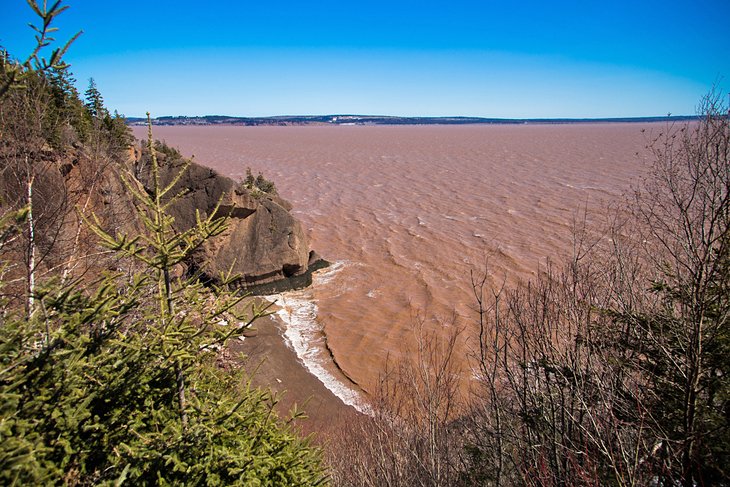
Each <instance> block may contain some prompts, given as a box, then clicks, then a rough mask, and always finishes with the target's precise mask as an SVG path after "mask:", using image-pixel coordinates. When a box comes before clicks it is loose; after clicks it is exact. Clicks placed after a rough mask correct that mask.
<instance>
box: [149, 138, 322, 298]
mask: <svg viewBox="0 0 730 487" xmlns="http://www.w3.org/2000/svg"><path fill="white" fill-rule="evenodd" d="M157 155H158V160H159V165H160V178H161V181H162V183H163V184H169V182H170V181H172V180H173V178H174V177H175V176H176V175H177V174H178V173H179V171H180V169H181V168H182V166H183V164H184V161H183V159H182V157H180V156H179V154H176V153H175V152H174V151H168V152H167V153H165V152H158V154H157ZM135 170H136V172H137V177H138V178H139V179H140V181H141V182H142V183H143V184H144V185H145V186H147V187H149V186H150V184H151V174H150V171H149V155H148V154H145V153H140V152H137V153H136V154H135ZM171 193H172V194H178V193H182V194H183V196H182V197H180V198H179V199H178V200H177V201H176V202H174V203H173V204H172V205H171V207H170V209H169V213H170V214H171V215H172V216H173V217H174V218H175V223H174V225H175V226H176V227H177V230H179V231H184V230H187V229H188V228H191V227H192V226H193V225H195V221H196V220H195V218H196V216H195V215H196V211H199V212H200V216H201V217H202V218H205V217H207V216H208V215H210V214H211V213H212V212H214V211H215V209H216V206H218V203H219V202H220V206H218V213H219V214H220V215H227V216H228V217H229V221H228V228H227V230H226V231H225V232H224V233H222V234H221V235H218V236H216V237H214V238H212V239H210V240H209V241H208V242H206V243H205V244H204V245H203V246H202V247H201V248H200V249H199V251H197V252H196V253H195V255H194V256H193V259H192V261H190V262H188V263H187V264H188V266H189V270H190V271H199V272H201V273H202V275H203V277H204V278H205V279H209V280H212V281H214V282H215V281H217V280H218V277H219V276H220V275H221V274H226V273H228V272H229V270H232V271H233V274H236V275H239V276H240V277H239V279H237V280H236V281H235V282H234V285H235V286H236V287H238V288H241V289H245V290H249V291H252V292H258V293H266V292H274V291H279V290H283V289H291V288H296V287H303V286H306V285H308V284H309V283H311V270H312V268H311V267H312V266H311V264H314V267H320V266H321V265H322V264H321V263H316V262H315V261H316V260H317V257H316V254H314V252H310V250H309V240H308V238H307V235H306V234H305V232H304V230H303V228H302V226H301V224H300V223H299V221H298V220H296V219H295V218H294V217H293V216H292V215H291V214H290V213H289V211H290V210H291V205H290V204H289V203H288V202H287V201H285V200H284V199H282V198H280V197H279V196H277V195H276V194H267V193H262V192H258V193H257V194H256V195H254V194H253V193H252V191H250V190H249V189H247V188H245V187H244V186H243V185H242V184H240V183H237V182H235V181H233V180H232V179H230V178H228V177H225V176H222V175H220V174H218V173H216V172H215V171H213V170H212V169H209V168H206V167H203V166H201V165H199V164H196V163H191V164H190V165H189V167H188V169H187V171H186V172H185V173H184V175H183V176H182V177H181V178H180V180H179V181H178V182H177V183H176V185H175V187H174V189H173V190H172V192H171Z"/></svg>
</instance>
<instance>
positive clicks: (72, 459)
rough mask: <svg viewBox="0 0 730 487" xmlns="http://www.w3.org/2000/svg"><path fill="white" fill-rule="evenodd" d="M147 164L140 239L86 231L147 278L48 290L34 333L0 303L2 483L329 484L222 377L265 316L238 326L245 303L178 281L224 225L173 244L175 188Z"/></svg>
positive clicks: (261, 395) (259, 407) (237, 383)
mask: <svg viewBox="0 0 730 487" xmlns="http://www.w3.org/2000/svg"><path fill="white" fill-rule="evenodd" d="M149 144H150V145H151V144H152V142H151V137H150V141H149ZM153 154H154V152H153ZM152 163H153V165H152V171H153V174H154V180H153V191H152V192H151V194H148V193H147V192H145V191H144V190H143V189H142V186H141V185H140V184H139V183H138V182H137V181H136V180H135V179H134V178H133V177H132V176H127V177H126V178H125V183H126V185H127V187H128V189H129V190H130V192H131V193H132V194H133V196H134V198H135V200H136V203H137V207H138V212H139V216H140V218H141V220H142V221H143V223H144V226H145V229H146V230H145V232H143V233H141V234H138V235H110V234H108V233H106V232H105V231H104V230H103V229H102V228H101V227H100V226H99V225H98V224H97V223H95V222H94V223H90V225H91V226H92V228H93V229H94V231H95V232H96V234H97V235H99V237H100V238H101V239H102V241H103V243H104V244H105V245H106V246H108V247H110V248H112V249H114V250H115V251H117V252H119V253H120V254H123V255H125V256H127V258H129V259H131V260H132V261H135V262H137V263H138V266H139V267H140V270H139V272H136V273H134V274H133V275H131V276H124V275H120V274H109V275H105V276H103V277H101V278H99V279H98V281H97V282H95V283H93V284H91V285H87V286H83V287H82V286H80V284H79V283H73V284H71V285H61V284H59V283H56V282H49V283H47V284H46V285H45V287H42V288H41V289H40V290H39V291H38V292H37V301H38V310H39V311H38V312H36V313H35V314H34V315H33V316H32V317H31V318H30V319H24V318H23V317H22V315H20V314H16V313H15V312H14V311H13V310H12V309H11V308H9V307H8V306H7V303H0V304H2V305H3V310H4V313H3V315H2V318H1V319H2V323H0V483H3V484H7V485H25V484H50V483H69V484H84V485H91V484H94V485H97V484H100V485H106V484H109V485H111V484H121V483H123V482H127V483H128V484H131V485H172V484H176V485H177V484H204V485H317V484H321V483H323V482H324V478H323V476H322V473H321V467H320V464H319V455H318V452H317V451H316V450H315V449H314V448H312V447H311V446H310V445H309V444H308V441H307V440H302V439H301V438H299V437H298V436H297V435H296V434H295V433H294V432H293V431H292V430H291V429H290V428H289V427H288V426H287V425H286V424H283V423H282V422H281V421H280V420H279V419H278V418H277V416H276V414H275V413H274V412H273V406H274V404H275V402H276V398H275V397H272V395H271V394H270V393H269V392H267V391H262V390H257V389H253V388H251V387H250V384H249V383H248V382H247V381H246V380H245V378H244V377H242V376H241V375H240V374H231V373H230V372H225V371H223V370H221V369H220V368H219V367H218V366H217V365H216V358H217V355H218V353H217V351H218V350H219V349H220V348H221V347H222V346H224V345H225V343H226V341H227V340H228V339H229V338H230V337H232V336H235V335H237V334H238V333H240V332H241V331H242V330H243V329H245V328H246V327H247V326H250V324H251V323H252V322H253V320H254V319H256V318H257V317H259V316H261V315H262V314H264V313H265V309H256V308H251V310H250V312H249V313H248V315H247V317H245V318H244V317H243V316H241V315H240V314H239V313H238V312H237V311H236V308H237V306H238V305H239V304H240V301H241V297H238V296H234V295H232V294H230V293H228V292H225V291H224V290H223V289H217V290H216V291H217V292H216V293H211V292H210V291H208V290H207V289H205V288H203V287H202V286H201V285H200V284H199V283H198V282H197V281H196V280H195V279H194V278H190V279H183V278H173V277H172V271H173V270H174V267H175V266H176V265H177V264H178V263H180V262H181V261H182V260H183V259H184V258H185V257H186V256H187V255H189V254H190V252H193V251H194V250H195V249H196V248H197V247H198V246H199V245H200V244H202V242H204V241H205V240H206V239H207V238H209V237H210V236H212V235H215V234H217V233H219V232H221V231H223V229H225V225H226V222H225V220H223V219H216V218H213V217H211V218H208V219H201V218H200V217H198V224H197V225H196V226H195V227H194V228H192V229H191V230H189V231H187V232H184V233H182V234H178V233H176V232H175V231H174V230H173V229H172V223H173V221H172V218H171V217H170V216H169V215H167V214H166V213H165V209H166V208H167V206H168V205H169V204H170V201H172V200H174V199H175V197H174V195H173V196H172V197H169V198H168V197H166V196H167V195H168V193H169V192H170V190H171V188H172V187H173V185H174V182H175V181H173V182H172V183H170V184H169V185H167V186H164V187H163V186H161V185H160V181H159V178H158V176H157V169H158V168H157V162H156V158H155V157H154V155H153V158H152ZM184 170H185V168H183V169H182V170H181V172H180V174H179V175H178V178H179V177H180V176H181V175H182V173H183V171H184ZM175 180H176V179H175ZM163 198H164V199H165V200H166V202H165V203H163V202H162V201H163ZM214 213H215V212H214ZM18 218H20V219H22V214H17V215H9V216H6V217H4V219H3V222H2V223H3V225H4V226H5V227H6V228H8V229H11V227H12V224H13V221H14V219H18ZM3 235H7V236H8V238H10V237H9V236H11V235H12V231H10V230H8V231H7V232H4V233H3ZM230 278H232V276H225V277H224V279H223V281H224V282H226V281H227V280H229V279H230ZM241 320H243V322H241ZM235 323H239V324H240V325H239V326H237V325H236V324H235Z"/></svg>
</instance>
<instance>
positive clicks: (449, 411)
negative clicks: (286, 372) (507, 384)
mask: <svg viewBox="0 0 730 487" xmlns="http://www.w3.org/2000/svg"><path fill="white" fill-rule="evenodd" d="M449 327H450V328H449V329H450V331H449V333H448V335H447V338H446V339H445V340H442V339H439V335H437V334H436V333H434V332H432V331H428V330H426V329H425V324H424V322H423V320H417V321H416V324H415V325H414V328H413V331H414V343H415V345H414V347H413V350H412V351H411V353H410V354H408V355H407V356H409V357H410V358H411V359H412V360H410V359H405V360H404V361H402V362H400V363H398V364H396V365H395V366H394V367H392V368H391V367H387V368H386V371H385V372H384V373H383V375H382V376H381V379H380V383H379V389H378V391H377V393H376V395H375V397H374V399H373V404H372V408H371V411H372V415H371V416H367V417H365V416H363V417H361V418H359V419H357V420H355V421H351V422H350V423H348V424H346V425H343V427H342V428H341V429H340V433H339V435H338V437H336V438H331V439H330V445H329V447H328V449H327V450H328V451H329V459H328V461H329V464H330V466H331V471H332V479H333V483H334V484H335V485H350V486H385V485H387V486H445V485H454V484H455V483H456V482H457V480H458V478H459V475H460V453H461V440H460V431H461V425H460V423H459V422H458V421H455V419H456V418H457V417H458V416H459V414H458V407H459V403H460V397H459V382H460V380H461V377H462V370H460V368H459V366H458V363H459V362H458V361H457V359H456V357H455V356H454V353H455V350H456V344H457V341H458V339H459V336H460V333H461V331H460V330H459V329H458V328H457V327H456V326H454V324H453V323H451V324H450V325H449Z"/></svg>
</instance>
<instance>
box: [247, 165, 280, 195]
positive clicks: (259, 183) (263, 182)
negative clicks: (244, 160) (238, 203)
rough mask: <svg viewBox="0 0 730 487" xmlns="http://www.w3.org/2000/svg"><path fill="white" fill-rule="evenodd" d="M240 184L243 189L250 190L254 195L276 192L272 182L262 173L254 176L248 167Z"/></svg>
mask: <svg viewBox="0 0 730 487" xmlns="http://www.w3.org/2000/svg"><path fill="white" fill-rule="evenodd" d="M241 184H242V185H243V187H244V188H245V189H247V190H248V191H250V192H251V194H252V195H253V196H254V197H256V196H261V195H262V194H277V192H276V186H275V185H274V182H273V181H270V180H268V179H266V178H265V177H264V175H263V174H262V173H259V174H258V176H256V177H255V178H254V176H253V174H252V173H251V168H250V167H249V168H247V169H246V178H245V179H244V180H243V181H242V182H241Z"/></svg>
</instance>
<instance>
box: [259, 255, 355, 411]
mask: <svg viewBox="0 0 730 487" xmlns="http://www.w3.org/2000/svg"><path fill="white" fill-rule="evenodd" d="M344 265H345V263H344V262H335V263H334V264H332V265H331V266H330V267H328V268H326V269H322V270H320V271H317V272H315V273H314V274H313V275H312V277H313V279H312V281H313V282H312V286H315V287H316V286H317V285H318V284H320V285H322V284H324V283H327V282H329V281H331V280H332V279H333V278H334V277H335V275H336V274H337V272H339V271H340V270H341V269H342V268H343V267H344ZM266 298H267V299H268V300H270V301H275V303H276V305H277V306H278V307H279V309H278V310H277V311H276V312H275V314H276V316H278V317H279V319H280V320H281V321H282V322H283V324H284V339H285V342H286V344H287V346H289V347H290V348H291V349H293V350H294V352H295V353H296V354H297V357H298V358H299V360H300V361H301V362H302V363H303V364H304V366H305V367H306V368H307V370H308V371H309V372H310V373H311V374H312V375H314V376H315V377H316V378H317V379H319V380H320V381H321V382H322V384H324V386H325V387H326V388H327V389H329V390H330V391H331V392H332V393H333V394H334V395H335V396H337V397H338V398H340V399H341V400H342V402H344V403H345V404H347V405H348V406H352V407H353V408H355V409H356V410H358V411H359V412H361V413H367V410H368V408H367V406H366V404H365V402H364V401H363V399H362V397H361V395H360V393H359V392H358V391H357V390H355V388H354V387H352V386H350V385H349V384H347V383H346V381H347V378H346V377H344V376H343V377H342V378H337V377H336V376H335V373H336V372H333V371H330V370H328V368H329V369H334V370H336V368H337V366H336V365H335V364H334V363H332V358H331V356H330V355H329V353H328V352H327V349H326V345H325V340H326V338H325V336H324V333H323V330H322V326H321V325H320V324H319V323H318V322H317V303H316V300H315V299H314V295H313V292H312V289H304V290H300V291H290V292H285V293H281V294H274V295H270V296H267V297H266ZM328 365H329V367H328Z"/></svg>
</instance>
